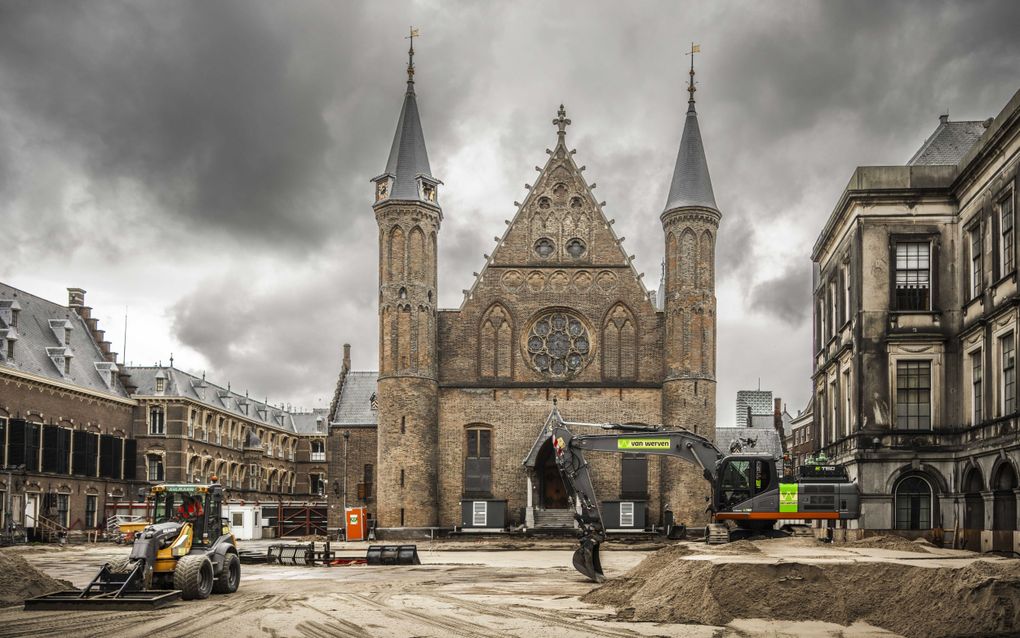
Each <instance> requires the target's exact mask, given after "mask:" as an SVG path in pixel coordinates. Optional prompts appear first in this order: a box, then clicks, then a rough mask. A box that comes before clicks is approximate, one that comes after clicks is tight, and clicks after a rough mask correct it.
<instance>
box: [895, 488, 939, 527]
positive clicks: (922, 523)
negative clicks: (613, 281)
mask: <svg viewBox="0 0 1020 638" xmlns="http://www.w3.org/2000/svg"><path fill="white" fill-rule="evenodd" d="M895 500H896V523H895V524H896V529H931V513H932V512H931V511H932V492H931V485H930V484H929V483H928V481H926V480H924V479H923V478H921V477H919V476H908V477H907V478H905V479H903V480H901V481H900V482H899V483H898V484H897V485H896V490H895Z"/></svg>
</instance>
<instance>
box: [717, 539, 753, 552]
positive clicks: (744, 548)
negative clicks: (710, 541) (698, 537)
mask: <svg viewBox="0 0 1020 638" xmlns="http://www.w3.org/2000/svg"><path fill="white" fill-rule="evenodd" d="M705 551H706V552H708V553H709V554H760V553H761V550H760V549H759V548H758V546H757V545H755V544H754V543H752V542H751V541H749V540H741V541H734V542H732V543H726V544H725V545H709V546H708V547H707V549H706V550H705Z"/></svg>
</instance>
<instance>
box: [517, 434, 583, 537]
mask: <svg viewBox="0 0 1020 638" xmlns="http://www.w3.org/2000/svg"><path fill="white" fill-rule="evenodd" d="M524 465H525V469H526V471H527V476H528V481H527V489H528V507H527V509H526V512H525V523H526V525H527V527H528V528H529V529H571V530H572V529H574V527H575V523H574V509H573V507H572V499H571V498H570V495H569V493H568V492H567V486H566V485H565V484H564V483H563V479H562V478H561V477H560V471H559V468H557V467H556V457H555V453H554V451H553V446H552V441H550V439H549V437H548V435H547V434H546V432H545V429H544V428H543V431H542V433H540V434H539V436H538V438H537V439H536V441H535V445H534V446H532V449H531V453H530V454H528V457H527V458H526V459H525V462H524Z"/></svg>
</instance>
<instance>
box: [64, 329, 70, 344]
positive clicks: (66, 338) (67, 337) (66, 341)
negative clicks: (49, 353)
mask: <svg viewBox="0 0 1020 638" xmlns="http://www.w3.org/2000/svg"><path fill="white" fill-rule="evenodd" d="M64 345H65V346H69V345H71V326H70V325H68V326H66V327H65V328H64Z"/></svg>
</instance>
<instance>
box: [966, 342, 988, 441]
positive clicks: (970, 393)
mask: <svg viewBox="0 0 1020 638" xmlns="http://www.w3.org/2000/svg"><path fill="white" fill-rule="evenodd" d="M963 356H964V357H966V360H965V366H966V369H967V395H966V396H967V397H968V398H969V399H970V405H968V406H967V418H968V420H969V421H970V424H971V425H977V424H978V423H979V421H978V418H977V406H978V402H979V401H980V402H981V403H982V405H981V407H982V410H981V420H982V421H984V420H987V419H988V415H987V414H985V410H984V404H983V403H984V402H983V398H982V397H979V396H977V395H975V394H974V357H975V356H978V357H981V393H982V394H984V393H985V388H986V387H987V384H988V366H987V365H985V357H984V348H982V346H981V340H980V336H979V337H978V345H976V346H974V347H972V348H968V349H966V350H964V353H963Z"/></svg>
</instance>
